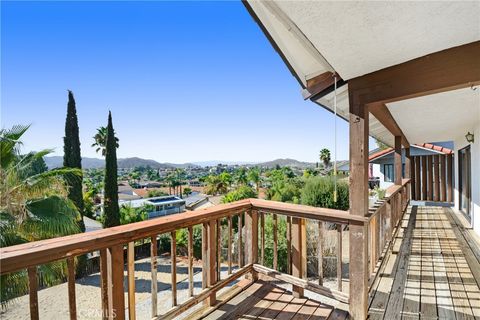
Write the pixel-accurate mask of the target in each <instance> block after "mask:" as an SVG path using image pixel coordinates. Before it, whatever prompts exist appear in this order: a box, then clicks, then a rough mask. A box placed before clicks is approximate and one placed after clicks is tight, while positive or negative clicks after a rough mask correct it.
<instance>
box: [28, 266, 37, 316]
mask: <svg viewBox="0 0 480 320" xmlns="http://www.w3.org/2000/svg"><path fill="white" fill-rule="evenodd" d="M27 270H28V291H29V295H30V319H32V320H38V319H39V315H38V293H37V291H38V282H37V267H29V268H28V269H27Z"/></svg>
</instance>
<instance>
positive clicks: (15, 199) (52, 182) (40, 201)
mask: <svg viewBox="0 0 480 320" xmlns="http://www.w3.org/2000/svg"><path fill="white" fill-rule="evenodd" d="M28 128H29V126H21V125H17V126H14V127H13V128H11V129H8V130H7V129H2V130H0V218H1V221H2V222H1V223H0V247H7V246H12V245H16V244H21V243H25V242H30V241H37V240H42V239H48V238H53V237H59V236H64V235H69V234H73V233H78V232H80V228H79V226H78V224H77V219H78V218H79V216H80V213H79V211H78V209H77V208H76V206H75V204H74V203H73V202H72V201H71V200H69V199H68V198H67V194H68V189H67V185H68V184H67V181H71V180H73V179H80V177H81V172H80V170H79V169H75V168H61V169H54V170H50V171H43V172H35V170H32V166H34V164H35V163H36V162H38V159H40V158H43V157H44V156H45V155H48V154H49V153H51V150H42V151H40V152H37V153H28V154H26V155H21V154H20V146H21V145H22V143H21V141H20V139H21V137H22V136H23V134H24V133H25V132H26V131H27V130H28ZM64 271H65V266H64V263H62V262H54V263H50V264H46V265H42V266H39V275H41V277H42V280H43V281H44V282H45V283H46V284H53V283H55V282H57V281H58V279H60V278H62V277H63V275H64V274H65V273H64ZM0 288H1V290H0V294H1V303H2V305H5V304H6V303H7V302H8V301H9V300H10V299H12V298H15V297H18V296H19V295H22V294H25V293H26V292H27V289H28V277H27V274H26V272H25V271H19V272H15V273H11V274H7V275H2V276H1V277H0Z"/></svg>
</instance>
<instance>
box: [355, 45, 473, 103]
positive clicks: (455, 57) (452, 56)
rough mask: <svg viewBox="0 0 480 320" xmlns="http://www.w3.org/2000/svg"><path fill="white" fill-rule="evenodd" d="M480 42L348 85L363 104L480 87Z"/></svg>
mask: <svg viewBox="0 0 480 320" xmlns="http://www.w3.org/2000/svg"><path fill="white" fill-rule="evenodd" d="M478 57H480V41H476V42H472V43H468V44H465V45H462V46H458V47H454V48H450V49H446V50H443V51H439V52H435V53H432V54H429V55H426V56H423V57H420V58H417V59H413V60H410V61H407V62H404V63H401V64H398V65H395V66H392V67H388V68H385V69H382V70H378V71H375V72H372V73H369V74H366V75H364V76H361V77H357V78H354V79H350V80H349V81H348V90H349V92H350V95H353V96H354V97H355V100H357V101H358V103H360V104H373V103H388V102H393V101H399V100H405V99H410V98H415V97H420V96H425V95H429V94H433V93H439V92H444V91H449V90H455V89H461V88H467V87H470V86H472V85H478V84H480V59H478Z"/></svg>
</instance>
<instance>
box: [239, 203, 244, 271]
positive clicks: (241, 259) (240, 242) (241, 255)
mask: <svg viewBox="0 0 480 320" xmlns="http://www.w3.org/2000/svg"><path fill="white" fill-rule="evenodd" d="M242 216H243V212H242V213H240V214H239V215H238V267H239V268H241V267H242V266H243V263H242V261H243V254H242V251H243V250H242V229H243V228H242Z"/></svg>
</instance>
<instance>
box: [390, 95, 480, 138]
mask: <svg viewBox="0 0 480 320" xmlns="http://www.w3.org/2000/svg"><path fill="white" fill-rule="evenodd" d="M387 107H388V109H389V110H390V113H391V114H392V116H393V118H394V119H395V121H396V122H397V124H398V125H399V127H400V128H401V129H402V131H403V133H404V134H405V136H406V137H407V139H408V141H409V142H410V143H424V142H435V141H449V140H453V139H455V138H458V137H462V136H464V135H465V134H466V133H467V132H468V131H470V132H473V127H474V126H475V125H478V124H479V123H480V87H477V88H476V90H473V89H472V88H464V89H459V90H454V91H448V92H442V93H437V94H432V95H428V96H424V97H420V98H413V99H408V100H403V101H398V102H393V103H389V104H387Z"/></svg>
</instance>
